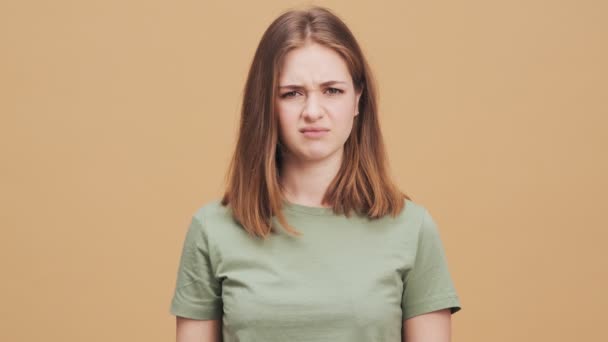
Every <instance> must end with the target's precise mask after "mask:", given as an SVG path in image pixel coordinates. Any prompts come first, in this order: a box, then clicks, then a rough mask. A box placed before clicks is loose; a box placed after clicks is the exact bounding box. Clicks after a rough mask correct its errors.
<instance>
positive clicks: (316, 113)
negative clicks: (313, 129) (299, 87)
mask: <svg viewBox="0 0 608 342" xmlns="http://www.w3.org/2000/svg"><path fill="white" fill-rule="evenodd" d="M302 115H304V116H305V117H308V118H310V119H313V120H315V119H317V118H318V117H321V116H323V106H322V105H321V101H320V99H319V98H318V95H317V94H314V93H311V94H309V95H308V97H307V99H306V103H305V104H304V109H303V113H302Z"/></svg>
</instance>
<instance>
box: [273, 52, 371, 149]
mask: <svg viewBox="0 0 608 342" xmlns="http://www.w3.org/2000/svg"><path fill="white" fill-rule="evenodd" d="M279 75H280V76H279V89H278V95H277V98H276V108H277V110H278V117H279V139H280V141H281V142H282V144H283V145H284V147H285V148H286V149H287V150H288V151H289V154H290V155H289V156H288V159H291V158H296V159H297V160H300V161H314V160H321V159H325V158H327V157H330V156H333V155H339V156H340V157H341V154H342V152H343V147H344V143H345V142H346V140H347V139H348V136H349V135H350V132H351V129H352V126H353V119H354V117H355V115H357V103H358V102H359V97H360V96H361V92H359V93H357V94H355V89H354V86H353V83H352V78H351V75H350V73H349V71H348V67H347V66H346V63H345V62H344V60H343V59H342V57H341V56H340V55H339V54H338V53H336V52H335V51H333V50H331V49H329V48H326V47H324V46H322V45H319V44H309V45H306V46H304V47H300V48H297V49H294V50H291V51H290V52H288V53H287V55H286V56H285V59H284V62H283V65H282V66H281V69H280V73H279ZM306 129H322V130H324V131H322V132H318V131H317V132H308V133H307V132H305V131H304V130H306Z"/></svg>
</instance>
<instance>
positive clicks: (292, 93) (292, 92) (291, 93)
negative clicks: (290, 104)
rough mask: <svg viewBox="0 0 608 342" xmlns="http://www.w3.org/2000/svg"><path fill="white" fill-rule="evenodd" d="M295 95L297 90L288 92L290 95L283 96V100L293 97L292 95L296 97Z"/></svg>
mask: <svg viewBox="0 0 608 342" xmlns="http://www.w3.org/2000/svg"><path fill="white" fill-rule="evenodd" d="M295 93H296V91H295V90H294V91H290V92H288V93H285V94H283V95H281V98H286V97H293V96H292V95H294V96H295Z"/></svg>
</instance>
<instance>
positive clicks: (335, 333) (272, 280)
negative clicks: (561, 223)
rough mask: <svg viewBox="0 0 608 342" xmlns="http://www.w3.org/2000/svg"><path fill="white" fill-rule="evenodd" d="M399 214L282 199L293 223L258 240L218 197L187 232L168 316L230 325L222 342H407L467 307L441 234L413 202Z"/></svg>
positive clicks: (224, 329) (199, 212)
mask: <svg viewBox="0 0 608 342" xmlns="http://www.w3.org/2000/svg"><path fill="white" fill-rule="evenodd" d="M405 201H406V204H405V209H404V210H403V211H402V212H401V213H400V214H399V216H397V217H394V218H393V217H391V216H390V215H387V216H385V217H383V218H381V219H377V220H370V219H368V218H367V217H365V216H358V215H356V213H354V212H352V214H351V216H350V217H346V216H345V215H336V214H334V213H333V211H332V209H331V208H321V207H310V206H304V205H300V204H295V203H290V202H284V207H283V212H284V214H285V215H286V218H287V221H288V222H289V223H290V224H291V225H292V226H294V227H295V228H296V229H297V230H298V231H300V232H302V233H303V235H302V236H300V237H296V236H292V235H290V234H289V233H287V232H285V231H284V230H283V229H282V228H281V227H280V224H279V223H278V220H276V217H273V222H274V224H277V227H279V229H278V230H279V234H273V235H271V236H270V237H269V238H268V239H267V240H265V241H264V240H262V239H260V238H253V237H251V236H250V235H248V234H247V232H246V231H245V230H244V229H243V228H241V227H240V226H239V225H238V224H237V223H236V221H234V220H233V219H232V217H231V216H230V211H229V208H226V207H223V206H222V205H221V204H220V201H219V199H218V200H215V201H211V202H208V203H206V204H205V205H203V206H202V207H200V208H199V209H198V210H197V211H196V212H195V213H194V215H193V216H192V220H191V222H190V225H189V227H188V230H187V233H186V234H185V240H184V244H183V249H182V254H181V258H180V261H179V268H178V271H177V281H176V287H175V292H174V294H173V299H172V301H171V305H170V313H171V314H173V315H176V316H182V317H186V318H191V319H199V320H208V319H221V320H222V336H223V341H224V342H237V341H238V342H254V341H255V342H259V341H264V342H275V341H276V342H285V341H290V342H297V341H319V342H320V341H324V342H325V341H332V342H359V341H360V342H380V341H382V342H401V341H402V326H403V320H405V319H408V318H411V317H414V316H417V315H421V314H424V313H428V312H431V311H435V310H440V309H446V308H450V310H451V313H452V314H453V313H455V312H457V311H459V310H460V309H461V305H460V300H459V297H458V294H457V293H456V289H455V287H454V284H453V281H452V279H451V277H450V272H449V270H448V265H447V261H446V256H445V252H444V249H443V246H442V242H441V239H440V235H439V231H438V228H437V226H436V224H435V222H434V221H433V218H432V217H431V215H430V214H429V212H428V211H427V209H426V208H425V207H424V206H422V205H420V204H417V203H415V202H413V201H410V200H407V199H406V200H405Z"/></svg>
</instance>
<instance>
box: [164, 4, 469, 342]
mask: <svg viewBox="0 0 608 342" xmlns="http://www.w3.org/2000/svg"><path fill="white" fill-rule="evenodd" d="M376 108H377V102H376V91H375V86H374V83H373V78H372V74H371V72H370V68H369V66H368V64H367V62H366V60H365V58H364V56H363V54H362V52H361V49H360V48H359V45H358V43H357V41H356V40H355V38H354V37H353V35H352V33H351V31H350V30H349V29H348V28H347V26H346V25H345V24H344V23H343V22H342V21H341V20H340V19H339V18H338V17H337V16H336V15H334V14H333V13H332V12H330V11H329V10H327V9H325V8H322V7H316V6H315V7H309V8H307V9H306V10H292V11H288V12H285V13H284V14H282V15H281V16H279V17H278V18H277V19H276V20H275V21H274V22H273V23H272V24H271V25H270V27H269V28H268V29H267V30H266V32H265V33H264V35H263V37H262V39H261V41H260V43H259V46H258V48H257V50H256V53H255V56H254V59H253V63H252V65H251V69H250V71H249V75H248V78H247V82H246V85H245V89H244V99H243V106H242V113H241V115H242V116H241V122H240V131H239V135H238V142H237V145H236V149H235V152H234V157H233V159H232V161H231V164H230V168H229V172H228V173H227V177H226V180H227V189H226V192H225V194H224V196H223V198H221V199H217V200H214V201H210V202H208V203H206V204H205V205H203V206H201V207H200V208H199V209H198V210H197V211H196V212H195V213H194V215H193V217H192V221H191V224H190V226H189V229H188V232H187V234H186V237H185V242H184V246H183V251H182V255H181V260H180V264H179V270H178V272H177V284H176V288H175V293H174V296H173V300H172V303H171V309H170V311H171V313H172V314H174V315H175V316H176V319H177V333H176V334H177V341H178V342H186V341H197V342H199V341H224V342H236V341H240V342H253V341H255V342H258V341H259V342H261V341H263V342H274V341H277V342H279V341H280V342H293V341H330V342H341V341H344V342H358V341H361V342H380V341H383V342H398V341H408V342H416V341H437V342H439V341H444V342H447V341H449V340H450V334H451V332H450V330H451V326H450V325H451V314H453V313H455V312H457V311H459V310H460V309H461V306H460V301H459V297H458V295H457V293H456V290H455V287H454V285H453V282H452V279H451V277H450V273H449V271H448V268H447V262H446V258H445V253H444V250H443V247H442V242H441V239H440V236H439V231H438V229H437V226H436V224H435V222H434V221H433V218H432V217H431V215H430V214H429V212H428V211H427V209H426V208H425V207H424V206H422V205H421V204H418V203H415V202H413V201H412V199H411V198H410V197H408V196H407V195H405V194H404V193H402V192H401V191H400V190H399V189H398V188H397V187H396V186H395V185H394V184H393V183H392V182H391V179H390V177H389V172H388V166H387V165H388V162H387V158H386V155H385V150H384V146H383V141H382V135H381V132H380V125H379V121H378V113H377V110H376Z"/></svg>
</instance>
